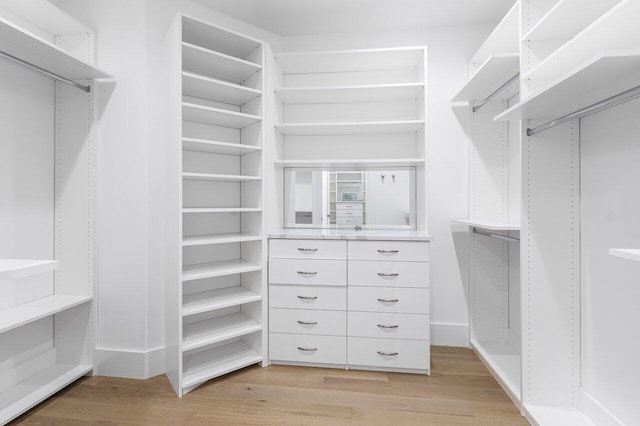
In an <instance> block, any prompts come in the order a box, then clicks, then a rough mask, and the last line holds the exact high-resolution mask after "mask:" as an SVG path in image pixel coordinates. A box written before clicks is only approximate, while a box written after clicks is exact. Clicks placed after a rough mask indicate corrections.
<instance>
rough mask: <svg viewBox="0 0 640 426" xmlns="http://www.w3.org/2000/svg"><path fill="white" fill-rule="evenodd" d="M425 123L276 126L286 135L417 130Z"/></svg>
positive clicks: (411, 131)
mask: <svg viewBox="0 0 640 426" xmlns="http://www.w3.org/2000/svg"><path fill="white" fill-rule="evenodd" d="M423 125H424V121H422V120H404V121H370V122H366V121H365V122H351V123H349V122H346V123H286V124H276V125H275V127H276V129H277V130H278V131H280V132H281V133H282V134H284V135H290V136H314V135H369V134H394V133H413V132H417V131H418V130H419V129H420V128H421V127H422V126H423Z"/></svg>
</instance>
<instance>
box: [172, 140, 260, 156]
mask: <svg viewBox="0 0 640 426" xmlns="http://www.w3.org/2000/svg"><path fill="white" fill-rule="evenodd" d="M182 149H184V150H185V151H197V152H211V153H214V154H226V155H243V154H248V153H251V152H256V151H262V147H261V146H255V145H246V144H241V143H232V142H222V141H214V140H208V139H198V138H182Z"/></svg>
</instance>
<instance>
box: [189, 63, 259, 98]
mask: <svg viewBox="0 0 640 426" xmlns="http://www.w3.org/2000/svg"><path fill="white" fill-rule="evenodd" d="M182 93H183V94H185V95H188V96H194V97H196V98H203V99H213V100H215V101H218V102H224V103H227V104H233V105H244V104H245V103H247V102H249V101H251V100H252V99H255V98H257V97H258V96H260V95H261V94H262V92H261V91H259V90H256V89H252V88H250V87H244V86H240V85H238V84H234V83H228V82H226V81H223V80H218V79H217V78H212V77H207V76H205V75H200V74H195V73H192V72H187V71H183V72H182Z"/></svg>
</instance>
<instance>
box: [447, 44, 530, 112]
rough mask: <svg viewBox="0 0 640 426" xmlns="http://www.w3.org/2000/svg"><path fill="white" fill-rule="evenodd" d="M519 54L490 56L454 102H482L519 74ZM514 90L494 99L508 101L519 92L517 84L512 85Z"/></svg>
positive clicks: (501, 93) (506, 91)
mask: <svg viewBox="0 0 640 426" xmlns="http://www.w3.org/2000/svg"><path fill="white" fill-rule="evenodd" d="M519 67H520V64H519V55H518V53H505V54H502V55H495V56H490V57H489V58H488V59H487V60H486V61H485V62H484V63H483V64H482V65H481V66H480V67H478V69H477V70H476V72H475V73H474V74H473V75H472V76H471V77H470V78H469V80H468V81H467V83H466V84H465V85H464V86H463V87H462V89H460V91H459V92H458V94H457V95H456V96H454V98H453V100H452V102H463V101H482V100H484V99H485V98H487V97H488V96H489V95H490V94H491V93H493V92H494V91H495V90H497V89H498V88H499V87H500V86H502V85H503V84H504V83H506V82H507V81H509V79H510V78H512V77H513V76H514V75H516V74H517V73H518V69H519ZM512 87H514V88H515V89H513V90H503V91H502V92H500V93H499V94H498V95H497V96H496V97H495V98H494V99H508V98H510V97H512V96H513V95H514V94H515V92H517V84H515V82H514V83H513V84H512Z"/></svg>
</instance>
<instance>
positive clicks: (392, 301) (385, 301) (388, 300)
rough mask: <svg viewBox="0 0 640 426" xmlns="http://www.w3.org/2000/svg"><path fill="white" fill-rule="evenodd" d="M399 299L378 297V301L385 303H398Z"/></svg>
mask: <svg viewBox="0 0 640 426" xmlns="http://www.w3.org/2000/svg"><path fill="white" fill-rule="evenodd" d="M398 301H399V299H378V302H383V303H396V302H398Z"/></svg>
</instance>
